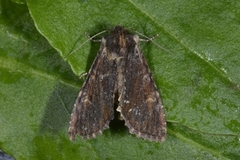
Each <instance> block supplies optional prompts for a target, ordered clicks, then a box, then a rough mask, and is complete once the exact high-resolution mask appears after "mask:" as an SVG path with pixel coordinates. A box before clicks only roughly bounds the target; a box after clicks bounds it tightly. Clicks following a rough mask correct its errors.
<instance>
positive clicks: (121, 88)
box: [68, 26, 166, 141]
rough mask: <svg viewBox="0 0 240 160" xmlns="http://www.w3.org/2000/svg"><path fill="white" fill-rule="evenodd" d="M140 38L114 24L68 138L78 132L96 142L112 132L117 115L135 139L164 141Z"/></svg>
mask: <svg viewBox="0 0 240 160" xmlns="http://www.w3.org/2000/svg"><path fill="white" fill-rule="evenodd" d="M139 41H140V38H139V36H138V35H133V34H131V33H130V32H129V31H128V30H127V29H125V28H123V27H121V26H116V27H115V28H114V29H113V30H112V31H111V33H110V34H109V35H107V36H106V37H104V38H102V40H101V47H100V49H99V51H98V54H97V56H96V58H95V60H94V62H93V64H92V66H91V68H90V70H89V72H88V73H87V77H86V80H85V82H84V84H83V86H82V88H81V90H80V93H79V95H78V97H77V99H76V102H75V104H74V108H73V111H72V114H71V120H70V125H69V130H68V132H69V137H70V140H74V139H75V136H76V134H79V135H81V137H82V138H83V139H86V138H94V137H96V135H98V134H99V133H102V131H103V130H105V129H107V128H109V122H110V121H111V120H112V119H113V118H114V100H115V99H116V98H117V101H118V102H117V103H118V107H117V111H118V112H120V115H121V118H122V119H123V120H124V121H125V125H126V126H127V127H128V128H129V132H130V133H132V134H135V135H136V136H137V137H142V138H144V139H148V140H150V141H164V140H165V138H166V120H165V114H164V108H163V104H162V101H161V98H160V94H159V92H158V90H157V87H156V84H155V82H154V80H153V77H152V74H151V72H150V69H149V67H148V64H147V61H146V58H145V57H144V55H143V53H142V51H141V49H140V47H139Z"/></svg>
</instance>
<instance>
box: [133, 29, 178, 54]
mask: <svg viewBox="0 0 240 160" xmlns="http://www.w3.org/2000/svg"><path fill="white" fill-rule="evenodd" d="M135 32H136V33H137V34H139V35H141V36H143V37H145V38H146V39H141V38H140V41H145V42H149V41H151V42H152V43H154V44H155V45H156V46H158V47H159V48H160V49H162V50H164V51H165V52H167V53H170V54H173V53H172V52H170V51H169V50H167V49H165V48H164V47H162V46H160V45H159V44H158V43H156V42H155V41H154V40H153V39H155V38H156V37H157V36H158V34H156V35H155V36H153V37H147V36H145V35H144V34H142V33H140V32H137V31H135Z"/></svg>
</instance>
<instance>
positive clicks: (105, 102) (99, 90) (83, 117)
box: [68, 39, 117, 140]
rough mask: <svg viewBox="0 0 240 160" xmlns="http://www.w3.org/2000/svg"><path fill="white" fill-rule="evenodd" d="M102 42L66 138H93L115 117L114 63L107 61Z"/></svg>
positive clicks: (77, 102) (74, 109)
mask: <svg viewBox="0 0 240 160" xmlns="http://www.w3.org/2000/svg"><path fill="white" fill-rule="evenodd" d="M104 43H105V42H104V39H103V40H102V44H101V47H100V50H99V52H98V55H97V56H96V58H95V60H94V62H93V64H92V66H91V68H90V70H89V72H88V74H87V77H86V80H85V82H84V84H83V86H82V89H81V91H80V92H79V95H78V98H77V100H76V102H75V104H74V108H73V111H72V114H71V120H70V125H69V130H68V132H69V137H70V139H71V140H74V139H75V136H76V134H80V135H81V136H82V138H83V139H86V138H93V137H95V136H96V135H97V134H99V133H101V132H102V131H103V130H104V129H107V128H108V125H109V122H110V121H111V120H112V119H113V118H114V108H113V106H114V85H115V81H116V67H117V66H116V64H115V62H114V60H111V59H109V56H108V54H109V53H108V51H107V49H106V47H105V44H104Z"/></svg>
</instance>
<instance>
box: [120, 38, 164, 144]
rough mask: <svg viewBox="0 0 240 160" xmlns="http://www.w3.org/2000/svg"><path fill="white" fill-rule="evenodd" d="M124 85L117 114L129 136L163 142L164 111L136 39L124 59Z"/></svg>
mask: <svg viewBox="0 0 240 160" xmlns="http://www.w3.org/2000/svg"><path fill="white" fill-rule="evenodd" d="M134 39H136V38H134ZM135 41H136V40H135ZM124 83H125V85H124V86H123V87H125V88H123V89H122V93H120V97H119V107H118V111H120V113H121V117H122V118H123V119H124V120H125V125H126V126H127V127H128V128H129V131H130V133H132V134H135V135H136V136H138V137H142V138H144V139H148V140H150V141H164V140H165V138H166V120H165V114H164V108H163V105H162V101H161V99H160V94H159V92H158V90H157V87H156V84H155V82H154V80H153V77H152V75H151V72H150V69H149V67H148V64H147V61H146V59H145V57H144V55H143V53H142V52H141V50H140V48H139V46H138V37H137V41H136V45H135V49H134V53H128V54H127V57H126V61H125V76H124Z"/></svg>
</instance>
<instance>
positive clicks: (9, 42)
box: [0, 0, 240, 159]
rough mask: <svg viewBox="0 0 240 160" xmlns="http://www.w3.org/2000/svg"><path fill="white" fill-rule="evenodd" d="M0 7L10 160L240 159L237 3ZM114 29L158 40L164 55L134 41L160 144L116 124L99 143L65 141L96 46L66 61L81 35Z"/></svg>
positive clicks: (4, 134) (2, 145)
mask: <svg viewBox="0 0 240 160" xmlns="http://www.w3.org/2000/svg"><path fill="white" fill-rule="evenodd" d="M15 2H23V1H15ZM0 8H1V12H0V16H1V18H0V33H1V34H0V41H1V43H0V46H1V47H0V104H1V106H0V149H2V150H3V151H4V152H6V153H8V154H10V155H12V156H13V157H14V158H16V159H238V158H239V157H240V154H239V153H240V145H239V138H240V134H239V133H240V118H239V117H240V89H239V85H240V83H239V82H240V72H239V70H240V59H239V56H240V49H239V47H238V46H239V45H238V44H239V42H240V38H239V37H240V26H239V16H238V15H239V10H238V8H239V4H238V3H233V2H231V1H229V2H228V1H157V0H155V1H151V3H150V2H149V1H80V0H75V1H67V0H61V1H60V0H55V1H42V0H27V5H25V4H21V3H18V4H17V3H13V2H11V1H6V0H1V3H0ZM29 13H30V14H29ZM115 25H123V26H125V27H126V28H128V29H129V30H131V31H135V30H136V31H138V32H141V33H143V34H144V35H147V36H149V37H151V36H153V35H155V34H159V37H157V38H155V39H154V41H155V42H157V43H158V44H159V45H161V46H163V47H164V48H166V49H167V50H169V51H170V52H171V53H167V52H165V51H163V50H161V49H159V48H158V47H157V46H155V45H153V43H151V42H149V43H141V44H140V46H141V48H142V50H143V52H144V54H145V56H146V58H147V60H148V63H149V66H150V68H151V70H152V73H153V76H154V78H155V81H156V83H157V86H158V88H159V90H160V92H161V95H162V99H163V102H164V105H165V110H166V117H167V121H168V124H167V129H168V137H167V139H166V141H165V142H163V143H156V142H149V141H147V140H143V139H141V138H137V137H135V136H134V135H131V134H129V132H128V129H127V128H126V127H124V124H123V122H121V121H118V120H116V119H115V120H114V121H113V122H111V124H110V129H108V130H106V131H104V132H103V134H102V135H99V136H97V138H96V139H92V140H87V141H83V140H81V138H80V137H79V136H78V137H77V139H76V140H75V141H74V142H72V141H70V140H69V139H68V135H67V129H68V122H69V119H70V113H71V110H72V108H73V104H74V101H75V99H76V97H77V95H78V92H79V89H80V87H81V85H82V82H83V80H79V79H78V75H80V74H81V73H83V72H87V71H88V69H89V68H90V66H91V63H92V62H93V59H94V57H95V56H96V53H97V50H98V48H99V46H100V44H98V43H93V42H89V43H86V44H84V45H83V46H82V47H81V48H80V49H79V50H77V51H76V52H75V53H73V54H72V55H70V56H69V57H67V62H66V61H64V58H65V56H66V55H67V54H68V53H70V52H71V51H73V50H74V49H76V48H77V47H78V46H79V45H81V44H82V43H83V42H84V41H85V40H87V37H86V36H85V34H84V33H85V32H87V33H88V34H90V35H94V34H97V33H99V32H100V31H103V30H106V29H108V30H109V29H111V28H113V27H114V26H115ZM39 33H40V34H39ZM102 36H103V35H102ZM98 38H101V36H99V37H98ZM56 51H57V52H56ZM69 65H70V66H69ZM74 73H75V74H74Z"/></svg>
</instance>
